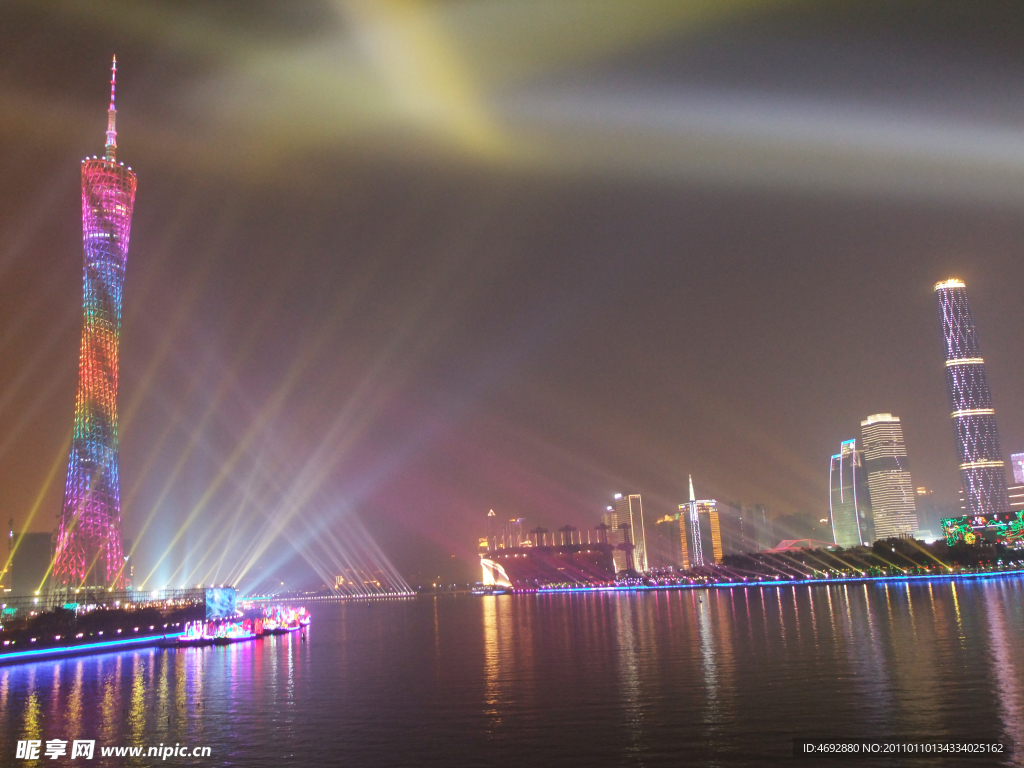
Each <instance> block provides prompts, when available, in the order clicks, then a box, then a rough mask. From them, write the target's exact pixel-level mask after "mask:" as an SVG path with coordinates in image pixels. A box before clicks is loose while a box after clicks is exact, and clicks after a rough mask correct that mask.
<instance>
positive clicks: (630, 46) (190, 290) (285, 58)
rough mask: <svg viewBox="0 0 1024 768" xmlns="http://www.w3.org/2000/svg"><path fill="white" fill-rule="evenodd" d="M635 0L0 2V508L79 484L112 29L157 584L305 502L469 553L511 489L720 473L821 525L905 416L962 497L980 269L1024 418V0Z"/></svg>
mask: <svg viewBox="0 0 1024 768" xmlns="http://www.w3.org/2000/svg"><path fill="white" fill-rule="evenodd" d="M633 6H634V7H633V8H632V9H631V10H630V11H629V12H628V13H626V11H625V10H624V9H625V7H626V5H625V4H623V3H617V2H611V1H610V0H609V1H608V2H598V3H573V2H564V3H561V4H560V6H559V11H560V13H558V14H554V13H552V14H551V15H548V14H546V13H545V12H544V11H543V10H541V9H540V8H539V6H537V5H536V4H529V3H522V4H516V3H508V4H491V5H489V6H484V5H480V4H473V3H463V4H460V3H437V4H432V3H422V4H421V3H409V4H404V3H379V4H363V3H337V4H331V3H314V2H310V3H301V4H289V10H288V12H287V13H284V12H282V11H281V8H280V6H275V5H274V4H271V3H266V4H264V3H258V4H251V3H245V4H231V3H228V4H220V5H218V6H217V7H216V8H213V7H207V6H202V5H195V6H192V5H179V4H174V3H157V4H153V5H152V6H151V7H150V8H149V10H148V11H147V13H146V14H134V13H125V12H124V11H125V7H126V6H123V5H122V4H120V3H99V4H86V5H81V6H74V7H64V8H62V9H61V10H59V11H58V10H56V9H54V10H41V9H40V8H39V7H37V6H36V4H33V3H20V2H19V3H12V4H10V5H8V6H7V7H6V9H5V11H4V14H5V16H6V17H7V23H4V24H3V25H0V49H2V50H3V51H4V54H3V55H2V56H0V134H2V135H3V136H4V145H5V147H6V148H7V152H6V159H5V162H4V164H3V168H2V171H0V173H2V174H3V187H2V189H3V192H2V193H0V194H2V195H3V200H2V205H0V230H2V231H3V232H4V233H5V237H4V241H3V244H2V246H0V271H2V274H3V280H2V281H0V322H2V328H3V335H2V337H0V356H2V359H3V365H2V366H0V392H2V393H3V394H2V398H3V400H2V401H0V511H2V512H3V514H4V515H6V517H9V518H12V519H13V520H14V524H15V529H16V530H20V529H21V527H23V526H24V525H25V523H26V521H28V520H29V519H30V516H31V523H30V524H29V529H30V530H37V531H46V530H50V529H52V528H53V527H54V525H55V517H56V515H58V514H59V511H60V497H61V492H62V488H63V486H62V482H63V477H64V470H65V467H66V461H67V439H68V436H69V429H70V419H71V415H72V410H73V404H74V387H75V374H76V368H75V364H76V359H77V343H78V336H79V333H80V330H81V320H80V317H81V315H80V306H79V304H78V301H79V298H80V272H79V268H80V267H79V252H80V251H79V249H80V232H79V223H78V222H79V219H78V206H79V203H78V197H77V196H78V187H77V180H76V174H77V173H78V167H79V161H80V159H81V158H82V157H84V156H86V155H91V154H94V153H95V152H96V150H97V146H96V143H97V137H98V136H100V135H101V134H102V130H103V121H104V119H105V118H104V114H103V112H102V110H101V109H97V105H100V106H102V104H103V99H104V97H105V93H104V91H105V88H106V86H105V74H104V73H105V68H106V67H107V66H108V63H109V62H108V58H109V54H110V53H111V52H112V51H116V52H117V53H118V56H119V63H120V66H121V70H120V73H119V75H120V80H119V89H120V90H119V97H118V98H119V103H120V105H121V111H120V115H121V116H120V123H119V126H120V130H121V134H120V135H121V137H122V139H121V151H122V156H123V157H130V158H131V163H132V166H133V168H134V169H135V171H136V172H138V173H139V175H140V182H139V183H140V187H139V189H140V192H139V197H138V203H137V206H136V210H135V219H134V225H133V231H132V257H131V260H130V264H129V267H128V278H127V280H128V283H127V285H128V287H127V288H126V290H125V296H124V301H125V313H124V332H123V336H122V341H121V361H122V362H121V365H122V368H121V384H120V386H121V393H122V395H121V397H122V400H121V474H122V477H123V490H122V493H123V510H124V529H125V530H124V535H125V537H126V538H131V539H134V540H136V541H137V542H138V544H137V552H136V558H137V561H138V563H139V567H140V568H142V569H143V570H144V573H142V574H139V573H136V578H137V579H138V577H139V576H148V577H149V578H150V579H151V581H150V582H149V583H150V584H154V585H160V584H163V583H166V582H167V581H169V580H171V579H176V578H181V577H182V576H184V575H187V574H197V575H200V576H201V575H202V574H204V573H206V572H208V571H209V570H210V567H211V564H212V563H214V562H216V558H223V557H224V552H223V551H222V550H217V551H211V547H210V542H211V541H213V540H215V539H216V536H217V535H218V533H220V532H222V531H223V530H224V529H225V526H235V530H236V531H237V534H236V537H235V539H234V540H233V541H234V543H233V544H232V545H231V546H238V547H239V549H238V550H237V553H238V556H239V557H241V556H242V552H243V548H242V547H241V542H244V539H245V536H246V535H248V533H247V532H251V531H262V530H266V528H265V526H266V521H268V520H276V521H278V523H279V524H280V527H281V530H276V529H275V536H276V538H275V541H274V543H273V544H270V545H268V549H269V550H270V551H271V552H272V553H273V559H269V560H268V559H264V560H261V561H260V566H259V567H261V568H266V569H268V572H269V571H275V572H276V571H281V572H283V573H287V574H289V575H291V574H294V575H295V578H296V580H297V581H299V582H303V581H309V580H316V579H317V578H318V573H317V572H316V568H311V567H310V565H309V564H308V563H307V562H305V561H304V560H303V559H302V558H301V557H297V556H294V555H293V554H292V552H293V550H292V549H291V545H290V544H289V543H288V542H289V540H290V538H289V537H291V541H292V542H293V543H294V542H299V543H301V542H306V541H312V540H316V539H317V537H318V536H319V534H320V533H321V532H322V531H324V530H332V531H335V532H340V531H346V530H348V531H355V530H358V527H359V526H360V525H365V526H366V527H367V529H368V531H369V533H370V534H372V535H373V537H374V538H375V539H376V540H377V541H378V542H379V544H380V546H381V547H382V548H383V550H384V552H385V554H387V555H388V556H389V557H390V559H391V560H392V561H393V562H394V563H395V564H396V567H398V568H399V570H401V571H402V573H403V574H404V575H405V576H407V577H409V578H412V577H414V576H418V577H419V578H431V577H433V576H434V575H439V574H441V573H444V575H445V576H446V577H448V578H453V579H454V578H459V579H464V580H469V579H470V578H473V577H475V575H476V574H477V572H478V567H477V565H476V555H475V552H476V545H477V539H478V537H479V536H480V535H482V530H481V529H482V525H483V515H485V514H486V511H487V510H488V509H491V508H494V509H497V510H499V511H500V512H501V514H502V515H507V516H509V517H513V516H523V517H526V518H528V520H529V521H530V524H531V525H532V524H534V523H536V524H543V525H545V526H547V527H549V528H552V529H554V528H555V527H556V526H559V525H563V524H565V523H570V524H572V525H576V526H579V527H581V528H582V527H591V528H592V527H593V525H594V524H596V521H597V519H598V516H599V515H600V513H601V512H602V510H603V509H604V508H605V505H606V504H607V503H608V499H609V498H610V497H611V495H612V494H613V493H615V492H627V493H629V492H640V493H642V494H643V495H644V506H645V510H650V512H651V514H652V515H659V514H661V513H667V512H670V511H673V510H675V508H676V506H677V505H678V504H679V503H680V502H682V501H685V500H686V498H687V496H686V492H687V488H686V478H687V475H690V474H692V475H693V476H694V478H696V481H697V482H698V485H699V487H701V488H703V489H704V491H703V493H704V494H706V495H707V496H708V497H714V498H722V499H732V500H740V501H743V502H744V503H755V502H756V503H763V504H766V505H767V506H768V507H769V509H770V510H771V511H772V512H773V514H774V515H776V516H788V515H794V514H797V515H802V516H804V517H805V518H807V519H817V518H818V517H819V516H821V514H822V513H823V512H825V511H826V510H827V505H828V460H829V456H830V455H831V454H833V453H835V452H836V450H837V447H836V446H837V444H838V442H839V441H840V440H842V439H846V438H848V437H853V436H855V435H856V434H857V433H858V430H859V423H860V421H861V420H862V419H864V418H865V417H866V416H868V415H869V414H874V413H880V412H890V413H893V414H897V415H898V416H899V417H900V418H901V420H902V424H903V430H904V433H905V437H906V444H907V451H908V454H909V456H910V458H911V462H912V469H913V477H914V483H915V485H920V486H926V487H929V488H934V489H935V492H936V494H937V496H938V497H940V498H941V499H943V500H944V501H945V502H948V503H952V502H953V501H955V499H956V495H957V491H958V490H959V476H958V473H957V458H956V453H955V448H954V442H953V435H952V429H951V426H950V423H949V414H948V407H947V402H946V392H945V389H944V386H945V385H944V380H943V370H944V369H943V353H942V344H941V334H940V326H939V321H938V317H937V311H936V307H935V299H934V295H933V291H932V286H933V284H934V283H935V282H936V281H938V280H942V279H946V278H948V277H954V276H955V277H959V278H961V279H963V280H964V281H965V282H966V283H967V285H968V288H969V290H970V294H971V298H972V302H973V307H974V311H975V315H976V318H977V321H978V325H979V328H980V332H981V338H982V345H983V348H984V352H985V359H986V363H987V366H988V372H989V377H990V379H991V384H992V391H993V395H994V399H995V407H996V409H997V412H998V419H999V427H1000V431H1001V436H1002V445H1003V449H1004V451H1005V452H1006V453H1007V454H1009V453H1010V452H1012V451H1018V450H1021V449H1024V402H1022V398H1021V395H1020V391H1019V386H1017V384H1016V382H1018V381H1020V380H1021V377H1022V375H1024V363H1022V360H1021V355H1020V353H1019V349H1018V345H1017V336H1018V333H1019V330H1018V326H1019V322H1018V319H1017V309H1016V307H1017V291H1016V286H1017V285H1018V284H1019V282H1020V279H1021V277H1022V274H1021V270H1022V267H1021V260H1020V259H1019V255H1018V249H1019V243H1020V242H1021V235H1022V224H1021V215H1020V214H1021V206H1022V202H1024V196H1022V195H1021V193H1020V189H1021V185H1020V184H1019V176H1020V171H1021V163H1022V158H1024V139H1021V138H1020V136H1021V133H1020V130H1021V122H1022V119H1024V115H1022V114H1021V110H1020V108H1019V106H1018V105H1019V104H1021V103H1024V99H1022V98H1021V97H1022V96H1024V77H1022V75H1024V63H1022V60H1021V56H1020V53H1019V51H1020V45H1019V43H1020V42H1021V40H1020V33H1019V30H1018V26H1019V25H1017V26H1015V25H1005V24H1000V23H999V20H1001V19H1004V18H1006V17H1008V16H1011V17H1013V18H1016V19H1018V20H1019V13H1020V12H1019V10H1018V9H1017V8H1016V7H1015V6H1012V5H1011V4H1006V3H995V4H985V6H984V7H977V8H975V7H971V8H966V7H962V6H960V5H957V4H944V3H932V4H928V3H906V4H903V5H900V6H898V7H893V6H891V5H890V4H886V3H856V4H855V3H850V4H841V3H840V4H830V5H829V7H828V8H821V7H817V6H812V5H810V4H806V3H771V2H762V3H727V4H719V5H718V6H716V7H715V8H713V9H712V8H710V7H705V6H699V5H691V4H680V5H679V7H678V8H677V9H674V8H673V7H672V4H658V3H649V4H644V3H641V4H639V5H636V4H633ZM926 6H927V8H925V7H926ZM922 9H925V10H927V11H928V12H927V13H922ZM584 18H585V19H586V20H587V23H586V24H580V23H578V22H579V20H580V19H584ZM922 18H927V20H928V23H927V24H922V23H921V19H922ZM538 29H544V30H547V32H546V33H545V34H538V32H537V30H538ZM566 40H570V41H571V44H566V42H565V41H566ZM359 521H361V522H359ZM5 522H6V518H5ZM169 542H170V544H169ZM300 548H301V547H300ZM234 555H235V551H234V550H229V554H228V555H227V560H229V561H230V560H231V559H232V557H233V556H234ZM322 557H329V555H322ZM252 562H253V567H256V565H255V563H256V560H252ZM171 564H173V565H171ZM246 575H247V576H248V575H250V574H248V573H247V574H246ZM251 575H252V576H253V578H255V573H253V574H251Z"/></svg>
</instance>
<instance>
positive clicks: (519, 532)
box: [498, 517, 526, 549]
mask: <svg viewBox="0 0 1024 768" xmlns="http://www.w3.org/2000/svg"><path fill="white" fill-rule="evenodd" d="M525 522H526V518H524V517H513V518H512V519H511V520H509V521H508V522H507V523H505V525H504V526H502V536H501V541H500V542H499V544H498V545H499V546H500V547H502V548H507V549H512V548H514V547H521V546H522V545H523V523H525Z"/></svg>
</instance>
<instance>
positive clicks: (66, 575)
mask: <svg viewBox="0 0 1024 768" xmlns="http://www.w3.org/2000/svg"><path fill="white" fill-rule="evenodd" d="M116 76H117V59H116V58H115V59H114V65H113V73H112V75H111V78H110V110H109V112H108V113H107V115H108V119H107V143H106V152H105V153H104V155H103V157H102V158H98V159H97V158H96V157H93V158H92V159H86V160H83V161H82V241H83V246H84V250H85V275H84V291H83V294H84V301H83V304H84V315H85V320H84V323H83V326H82V345H81V352H80V355H79V360H78V395H77V397H76V398H75V424H74V431H73V433H72V438H71V456H70V458H69V459H68V476H67V484H66V486H65V488H64V506H63V509H62V511H61V518H60V528H59V529H58V533H57V551H56V554H55V556H54V565H53V586H54V588H55V589H69V588H75V587H79V586H90V587H92V586H103V587H110V588H114V587H120V586H121V585H122V584H123V579H122V573H121V572H122V570H123V566H124V563H123V556H122V551H121V490H120V483H119V480H118V468H117V443H118V438H117V377H118V362H117V350H118V341H119V337H120V333H121V289H122V287H123V285H124V270H125V263H126V260H127V257H128V234H129V231H130V230H131V224H132V206H133V205H134V203H135V174H134V173H132V171H131V168H125V167H124V163H118V162H117V160H116V150H117V130H116V128H115V125H114V121H115V118H116V117H117V111H116V110H115V109H114V84H115V79H116Z"/></svg>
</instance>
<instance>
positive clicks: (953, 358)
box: [829, 279, 1024, 547]
mask: <svg viewBox="0 0 1024 768" xmlns="http://www.w3.org/2000/svg"><path fill="white" fill-rule="evenodd" d="M935 294H936V297H937V298H938V304H939V314H940V316H941V321H942V337H943V343H944V351H945V377H946V391H947V393H948V395H949V407H950V418H951V419H952V422H953V429H954V434H955V444H956V450H957V457H958V459H959V468H960V481H961V499H960V502H961V503H960V512H961V516H962V517H967V518H972V519H974V520H976V521H980V524H981V525H984V524H985V521H991V520H993V519H1002V518H1004V517H1006V516H1007V514H1008V513H1009V511H1010V509H1011V506H1012V507H1013V508H1016V509H1022V508H1024V453H1015V454H1013V455H1012V457H1011V463H1012V466H1013V477H1014V481H1015V482H1016V483H1017V485H1016V486H1011V487H1008V486H1007V484H1006V472H1005V465H1004V461H1003V454H1002V448H1001V446H1000V444H999V431H998V429H997V428H996V416H995V413H996V412H995V408H994V406H993V404H992V392H991V389H990V388H989V383H988V374H987V372H986V370H985V360H984V358H983V357H982V356H981V346H980V344H979V342H978V332H977V327H976V325H975V322H974V314H973V313H972V311H971V306H970V303H969V302H968V300H967V289H966V286H965V285H964V283H963V281H962V280H956V279H951V280H945V281H943V282H941V283H938V284H936V286H935ZM929 496H930V493H929V492H928V491H927V490H926V489H925V488H917V489H916V491H915V489H914V485H913V483H912V481H911V477H910V462H909V460H908V459H907V449H906V444H905V443H904V440H903V429H902V426H901V424H900V420H899V417H897V416H893V415H892V414H889V413H880V414H875V415H874V416H868V417H867V419H865V420H864V421H862V422H861V443H860V444H859V445H858V443H857V440H856V438H854V439H850V440H844V441H843V442H841V443H840V448H839V453H837V454H835V455H834V456H832V459H831V462H830V464H829V513H830V522H831V525H832V535H833V538H834V540H835V543H836V544H837V545H839V546H843V547H850V546H857V545H860V544H866V543H871V542H873V541H875V540H877V539H886V538H891V537H900V536H913V537H915V538H923V539H926V540H927V539H930V538H935V534H934V533H933V531H932V530H930V529H924V528H923V526H922V525H921V522H922V521H921V516H920V515H919V514H918V513H919V510H918V508H917V507H918V504H917V502H918V501H919V500H920V501H922V502H930V501H931V500H930V499H929V498H928V497H929ZM1011 502H1012V504H1011ZM932 506H934V505H932ZM946 519H947V520H949V519H951V517H947V518H946ZM937 522H939V521H937V520H936V519H935V516H934V515H933V516H932V519H931V520H929V521H928V524H929V525H934V524H936V523H937ZM940 525H941V527H942V529H943V530H942V531H940V533H942V534H948V533H949V530H950V529H952V526H950V525H948V524H943V523H940ZM961 527H962V526H961ZM966 529H970V525H969V524H968V525H967V528H966ZM947 539H948V535H947Z"/></svg>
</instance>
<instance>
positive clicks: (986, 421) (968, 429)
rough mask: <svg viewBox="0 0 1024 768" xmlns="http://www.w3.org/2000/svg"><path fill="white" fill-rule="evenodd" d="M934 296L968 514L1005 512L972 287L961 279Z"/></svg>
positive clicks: (944, 285)
mask: <svg viewBox="0 0 1024 768" xmlns="http://www.w3.org/2000/svg"><path fill="white" fill-rule="evenodd" d="M935 293H936V295H937V296H938V299H939V311H940V313H941V315H942V334H943V338H944V340H945V351H946V388H947V390H948V391H949V408H950V411H952V413H951V414H950V415H951V416H952V418H953V426H954V428H955V429H956V447H957V453H958V456H959V459H960V479H961V482H962V483H963V489H964V498H965V499H966V500H967V513H968V514H969V515H974V516H977V515H983V516H985V517H991V516H992V515H995V514H1002V513H1005V512H1006V511H1007V510H1008V508H1009V501H1008V499H1007V495H1006V474H1005V471H1004V467H1003V452H1002V449H1001V448H1000V446H999V432H998V430H996V412H995V408H994V407H993V406H992V392H991V391H990V390H989V386H988V375H987V374H986V373H985V361H984V359H982V357H981V346H980V345H979V344H978V332H977V329H976V328H975V325H974V315H973V314H972V312H971V305H970V304H969V303H968V301H967V289H966V287H965V285H964V283H963V281H961V280H955V279H954V280H945V281H943V282H941V283H937V284H936V286H935Z"/></svg>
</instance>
